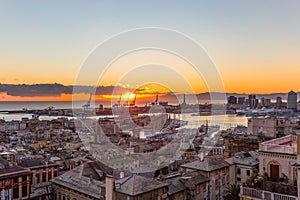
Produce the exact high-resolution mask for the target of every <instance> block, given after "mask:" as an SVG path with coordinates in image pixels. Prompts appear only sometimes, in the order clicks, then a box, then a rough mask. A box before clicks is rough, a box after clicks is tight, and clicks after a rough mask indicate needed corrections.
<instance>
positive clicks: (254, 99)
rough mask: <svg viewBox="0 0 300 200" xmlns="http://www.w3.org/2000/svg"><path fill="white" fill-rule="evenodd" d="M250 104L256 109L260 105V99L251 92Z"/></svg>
mask: <svg viewBox="0 0 300 200" xmlns="http://www.w3.org/2000/svg"><path fill="white" fill-rule="evenodd" d="M249 106H250V109H256V108H257V106H258V99H256V95H255V94H250V95H249Z"/></svg>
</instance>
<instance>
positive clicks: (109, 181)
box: [105, 175, 115, 200]
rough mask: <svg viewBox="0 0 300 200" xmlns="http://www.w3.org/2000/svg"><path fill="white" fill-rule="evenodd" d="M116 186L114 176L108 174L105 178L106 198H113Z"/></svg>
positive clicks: (109, 199)
mask: <svg viewBox="0 0 300 200" xmlns="http://www.w3.org/2000/svg"><path fill="white" fill-rule="evenodd" d="M114 187H115V179H114V177H113V176H110V175H106V178H105V199H106V200H113V199H114V198H113V194H114Z"/></svg>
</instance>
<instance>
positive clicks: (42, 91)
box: [0, 83, 140, 97]
mask: <svg viewBox="0 0 300 200" xmlns="http://www.w3.org/2000/svg"><path fill="white" fill-rule="evenodd" d="M139 90H140V89H130V88H123V87H121V86H98V87H94V86H65V85H62V84H58V83H54V84H32V85H29V84H18V85H15V84H0V92H4V93H7V94H8V95H10V96H19V97H43V96H53V97H55V96H60V95H61V94H72V93H73V91H74V92H75V93H84V94H90V93H93V94H94V93H95V94H96V95H110V94H116V95H121V94H122V93H124V92H134V91H139Z"/></svg>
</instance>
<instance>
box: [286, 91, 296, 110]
mask: <svg viewBox="0 0 300 200" xmlns="http://www.w3.org/2000/svg"><path fill="white" fill-rule="evenodd" d="M287 109H290V110H297V93H296V92H294V91H290V92H289V93H288V97H287Z"/></svg>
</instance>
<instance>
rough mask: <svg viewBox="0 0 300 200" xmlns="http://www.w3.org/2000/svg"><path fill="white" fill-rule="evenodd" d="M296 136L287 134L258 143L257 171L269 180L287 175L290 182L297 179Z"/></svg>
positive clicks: (275, 180) (276, 179)
mask: <svg viewBox="0 0 300 200" xmlns="http://www.w3.org/2000/svg"><path fill="white" fill-rule="evenodd" d="M296 140H297V136H296V135H288V136H285V137H281V138H277V139H273V140H270V141H266V142H263V143H261V144H260V147H259V172H260V174H267V175H268V177H269V179H270V180H271V181H274V182H277V181H278V180H279V178H282V177H283V176H287V178H288V181H289V183H290V184H293V183H294V181H296V180H297V173H296V171H297V168H296V167H294V166H293V164H295V162H296V159H297V143H296Z"/></svg>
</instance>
